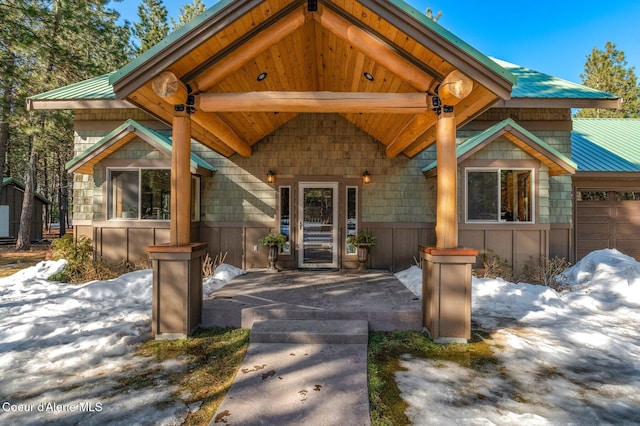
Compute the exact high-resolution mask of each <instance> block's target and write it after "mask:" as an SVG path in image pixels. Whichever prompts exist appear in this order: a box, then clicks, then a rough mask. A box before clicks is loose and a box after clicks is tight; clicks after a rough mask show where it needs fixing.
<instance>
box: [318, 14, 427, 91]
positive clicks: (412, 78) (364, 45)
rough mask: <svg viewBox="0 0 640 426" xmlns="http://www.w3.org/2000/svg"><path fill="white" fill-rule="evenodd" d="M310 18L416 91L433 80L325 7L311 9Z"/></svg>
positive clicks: (392, 50)
mask: <svg viewBox="0 0 640 426" xmlns="http://www.w3.org/2000/svg"><path fill="white" fill-rule="evenodd" d="M313 18H314V19H315V20H316V21H317V22H319V23H320V25H322V26H323V27H324V28H326V29H327V30H329V31H331V32H332V33H333V34H335V35H336V36H337V37H339V38H341V39H342V40H345V41H347V42H348V43H350V44H352V45H353V46H354V47H355V48H356V49H358V50H360V51H362V52H363V53H364V54H365V55H367V56H369V57H370V58H372V59H375V60H376V61H377V62H378V63H380V64H382V65H383V66H384V67H385V68H387V69H388V70H389V71H391V72H393V73H394V74H396V75H397V76H399V77H400V78H402V79H403V80H405V81H407V83H409V84H411V85H412V86H413V87H414V88H416V89H417V90H418V91H420V92H427V91H429V90H430V89H431V88H432V87H433V86H434V83H436V78H435V77H434V76H432V75H430V74H428V73H427V72H425V71H423V70H421V69H420V68H418V67H417V66H416V65H415V64H413V63H412V62H410V61H409V60H407V59H406V58H405V57H404V56H402V55H401V54H400V53H399V52H398V51H397V50H395V49H393V48H392V47H391V46H390V45H389V44H388V43H386V42H385V41H383V40H382V39H380V38H378V37H375V36H374V35H373V34H371V33H369V32H367V31H365V30H363V29H362V28H360V27H358V26H356V25H354V24H352V23H351V22H349V21H348V20H347V19H345V18H344V17H342V16H340V15H339V14H338V13H336V12H334V11H332V10H331V9H329V8H328V7H324V8H323V9H322V13H320V12H317V13H313Z"/></svg>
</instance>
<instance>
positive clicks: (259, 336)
mask: <svg viewBox="0 0 640 426" xmlns="http://www.w3.org/2000/svg"><path fill="white" fill-rule="evenodd" d="M368 339H369V323H368V322H367V321H366V320H327V319H313V320H298V319H295V320H293V319H267V320H258V321H255V322H254V323H253V327H251V343H306V344H327V343H336V344H359V343H362V344H367V342H368Z"/></svg>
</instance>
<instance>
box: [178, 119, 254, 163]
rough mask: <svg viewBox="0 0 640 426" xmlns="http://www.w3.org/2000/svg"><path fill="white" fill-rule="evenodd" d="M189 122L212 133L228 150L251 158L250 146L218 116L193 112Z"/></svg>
mask: <svg viewBox="0 0 640 426" xmlns="http://www.w3.org/2000/svg"><path fill="white" fill-rule="evenodd" d="M191 120H192V121H193V122H194V123H196V124H198V125H200V126H201V127H203V128H205V129H207V130H208V131H210V132H211V133H213V134H214V135H215V136H216V137H217V138H218V139H220V140H221V141H222V142H223V143H224V144H225V145H227V146H228V147H229V148H231V149H232V150H234V151H235V152H237V153H238V154H240V155H242V156H243V157H249V156H251V145H249V144H248V143H247V142H246V141H245V140H244V139H242V138H241V137H240V136H238V134H237V133H236V131H235V130H233V129H232V128H231V126H229V125H228V124H227V123H226V122H225V121H224V120H223V119H222V118H221V117H220V116H219V115H218V114H214V113H211V112H206V111H195V112H194V113H193V114H191Z"/></svg>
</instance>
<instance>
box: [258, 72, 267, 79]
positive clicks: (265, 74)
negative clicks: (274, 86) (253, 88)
mask: <svg viewBox="0 0 640 426" xmlns="http://www.w3.org/2000/svg"><path fill="white" fill-rule="evenodd" d="M265 78H267V73H266V72H261V73H260V74H258V78H256V80H258V81H262V80H264V79H265Z"/></svg>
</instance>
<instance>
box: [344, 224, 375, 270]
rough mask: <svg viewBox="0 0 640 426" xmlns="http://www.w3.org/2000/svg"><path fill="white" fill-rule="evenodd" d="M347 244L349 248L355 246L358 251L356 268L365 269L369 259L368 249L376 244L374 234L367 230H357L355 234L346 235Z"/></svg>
mask: <svg viewBox="0 0 640 426" xmlns="http://www.w3.org/2000/svg"><path fill="white" fill-rule="evenodd" d="M347 244H349V246H350V247H351V248H356V249H357V252H358V263H359V266H358V269H359V270H360V269H365V265H366V264H367V260H368V259H369V249H370V248H371V247H374V246H375V245H376V236H375V235H373V234H370V233H368V232H358V233H357V234H356V235H349V236H348V237H347Z"/></svg>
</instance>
